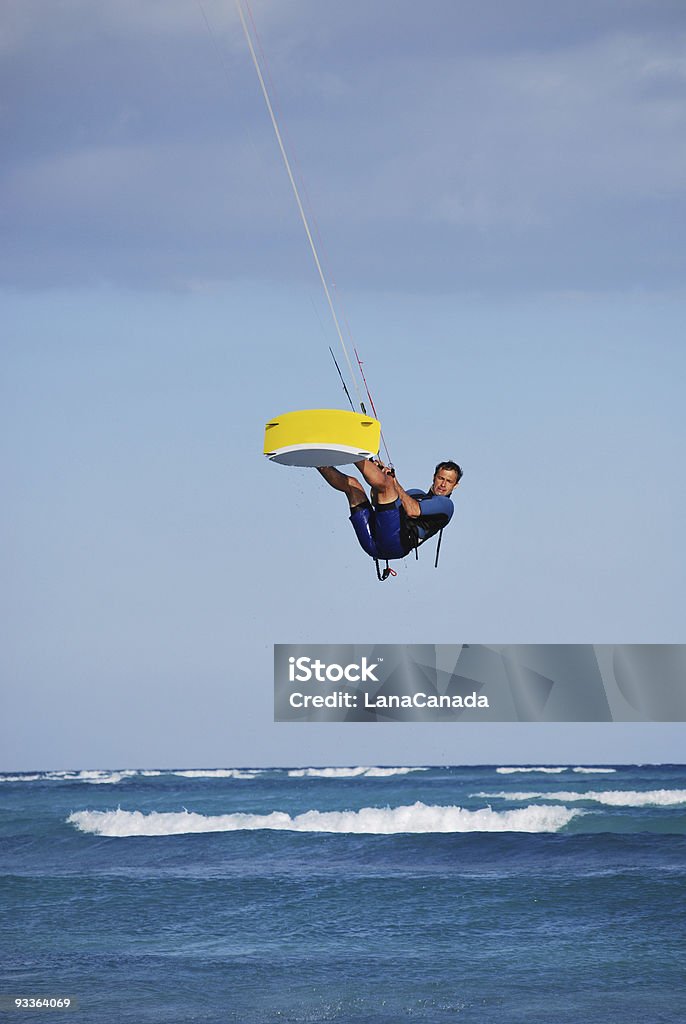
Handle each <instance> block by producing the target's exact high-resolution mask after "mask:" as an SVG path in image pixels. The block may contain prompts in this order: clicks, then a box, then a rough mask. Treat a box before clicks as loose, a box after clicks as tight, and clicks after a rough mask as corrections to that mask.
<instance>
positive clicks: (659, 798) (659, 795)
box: [475, 789, 686, 807]
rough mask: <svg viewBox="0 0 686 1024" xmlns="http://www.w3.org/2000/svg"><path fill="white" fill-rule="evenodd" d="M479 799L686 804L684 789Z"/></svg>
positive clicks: (486, 796) (617, 804) (502, 795)
mask: <svg viewBox="0 0 686 1024" xmlns="http://www.w3.org/2000/svg"><path fill="white" fill-rule="evenodd" d="M475 796H477V797H480V798H481V799H493V800H495V799H500V800H515V801H517V803H520V802H521V803H524V802H525V801H527V800H559V801H561V802H563V803H565V804H570V803H578V802H579V801H589V800H590V801H592V802H594V803H598V804H605V805H606V806H608V807H651V806H652V807H678V806H680V805H681V804H686V789H652V790H646V791H645V792H641V791H640V790H607V791H605V792H602V791H593V790H589V791H588V793H581V792H560V793H554V792H553V793H533V792H529V791H527V792H525V793H505V792H503V793H476V794H475Z"/></svg>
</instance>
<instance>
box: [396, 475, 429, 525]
mask: <svg viewBox="0 0 686 1024" xmlns="http://www.w3.org/2000/svg"><path fill="white" fill-rule="evenodd" d="M395 488H396V490H397V492H398V497H399V498H400V503H401V505H402V507H403V508H404V509H405V513H406V515H408V516H409V517H410V519H416V518H417V516H420V515H421V514H422V506H421V505H420V504H419V502H418V501H417V499H416V498H413V497H412V495H411V494H408V493H407V491H406V490H405V489H404V488H403V487H401V485H400V484H399V483H398V480H397V478H395Z"/></svg>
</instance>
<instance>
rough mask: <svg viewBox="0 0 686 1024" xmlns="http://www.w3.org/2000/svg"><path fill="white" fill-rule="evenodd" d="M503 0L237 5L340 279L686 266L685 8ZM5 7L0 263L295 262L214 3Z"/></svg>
mask: <svg viewBox="0 0 686 1024" xmlns="http://www.w3.org/2000/svg"><path fill="white" fill-rule="evenodd" d="M229 6H230V5H229ZM516 6H517V14H518V18H515V17H514V15H513V5H511V4H501V3H497V2H495V0H493V2H491V3H490V4H486V5H485V7H484V8H483V9H481V8H480V13H479V12H475V11H474V10H472V9H471V5H461V4H457V5H453V4H448V3H445V2H441V0H434V2H433V3H431V4H430V5H429V7H428V8H427V9H426V11H425V13H424V17H423V18H422V19H421V23H420V24H419V25H418V24H416V18H415V17H414V14H413V11H414V9H413V8H412V6H411V5H409V4H406V3H397V4H389V3H386V2H383V3H380V4H379V5H378V6H375V7H374V8H373V9H370V8H369V7H368V6H367V5H362V4H358V3H353V4H351V5H344V6H341V5H332V6H329V5H323V6H322V5H315V4H313V3H311V2H310V0H301V2H300V3H299V4H297V5H293V6H290V5H289V9H288V12H286V11H285V10H284V8H283V6H282V5H278V4H275V3H272V2H269V3H267V2H264V3H257V2H256V3H254V4H253V10H254V18H255V23H256V24H257V25H258V27H259V30H260V37H261V41H262V45H263V47H264V50H265V52H266V53H267V55H268V57H269V61H268V71H269V73H270V76H271V81H272V82H274V83H275V85H274V94H273V99H274V101H275V103H276V104H277V106H278V112H279V119H280V123H281V126H282V130H283V133H284V136H285V139H286V144H287V147H288V150H289V153H290V155H291V158H292V163H293V164H294V167H295V169H296V175H297V176H298V178H299V180H300V182H301V184H302V185H303V194H304V197H305V199H306V202H307V206H308V209H309V210H310V211H311V213H312V215H313V220H314V221H315V222H316V225H317V226H318V228H319V229H320V231H321V234H322V236H323V237H324V239H325V241H326V248H327V249H328V250H329V251H331V253H332V256H333V259H334V260H335V268H336V271H337V275H338V276H339V278H342V279H345V280H346V281H347V282H348V283H350V284H368V285H372V286H375V285H376V286H386V287H387V286H391V285H393V284H395V286H400V287H408V286H411V287H414V288H419V289H423V288H432V287H444V288H445V287H449V288H459V287H475V286H476V287H484V288H496V289H498V288H512V287H514V288H516V289H521V288H536V287H538V286H540V283H541V281H545V282H546V283H547V284H546V286H549V287H557V288H588V287H600V288H603V287H613V288H615V287H617V286H620V287H621V286H625V287H635V286H637V285H638V284H644V285H647V286H652V287H654V286H657V285H658V284H659V283H660V282H663V283H664V284H665V285H668V284H670V283H673V282H674V281H676V280H677V279H679V278H680V277H681V276H682V275H683V263H682V260H683V257H682V256H681V254H680V250H681V247H680V246H679V245H678V244H677V237H678V230H677V225H678V224H680V222H681V221H682V220H683V212H684V211H683V207H684V199H685V195H684V190H685V188H686V185H685V184H684V183H685V182H686V173H685V172H686V141H685V140H686V133H685V131H684V128H685V127H686V124H685V121H686V62H685V61H684V58H683V52H684V43H686V24H684V22H686V19H685V18H684V17H683V15H681V16H679V12H678V10H676V9H675V8H674V7H673V5H671V4H669V3H667V2H665V3H657V4H651V5H647V6H646V5H645V4H643V3H641V2H638V0H637V2H630V0H627V2H626V3H620V4H617V3H611V4H610V3H603V2H599V3H598V4H597V5H594V11H593V17H591V14H590V13H589V12H588V11H585V12H583V14H584V16H583V17H580V19H579V20H578V22H572V20H570V18H568V16H567V14H566V12H564V11H563V10H562V9H559V10H556V13H555V15H554V17H553V16H551V14H550V9H549V8H548V16H547V17H546V19H544V20H543V22H541V20H540V18H539V17H538V14H540V11H539V8H540V4H538V3H537V2H535V0H527V2H525V3H522V4H521V5H520V4H518V5H516ZM12 10H13V12H14V13H15V14H16V18H14V17H13V18H10V19H9V23H10V24H11V25H12V31H11V32H9V34H7V33H6V35H5V39H4V44H3V45H4V48H5V50H6V60H5V62H4V67H5V70H4V77H5V88H4V90H3V91H4V94H5V96H7V97H9V99H8V100H7V101H6V103H5V106H4V108H3V109H2V111H1V114H0V116H1V118H2V127H3V134H4V137H5V139H6V163H5V170H4V172H3V176H2V179H1V180H0V185H1V187H2V217H3V223H4V226H5V231H6V235H7V237H8V238H9V241H10V250H9V252H8V254H6V256H5V257H4V259H3V261H2V262H0V280H2V281H4V282H5V283H6V284H21V285H24V286H31V285H32V284H33V285H39V286H43V285H44V284H45V283H46V281H49V280H50V277H51V275H56V277H57V278H59V277H60V275H62V274H64V273H67V274H68V275H69V280H70V281H72V282H73V281H78V280H79V279H80V280H82V281H87V280H91V279H92V277H93V275H94V274H95V275H96V276H97V277H98V279H104V280H111V281H114V282H116V283H123V282H125V283H132V282H136V281H145V282H148V283H149V282H156V283H157V284H158V285H159V286H162V287H164V286H171V285H173V286H178V284H179V283H183V281H184V280H188V281H190V280H192V279H194V278H196V277H197V274H198V269H199V268H202V276H203V277H205V278H212V277H215V278H217V279H222V278H226V277H235V276H242V275H243V276H244V275H258V276H270V275H273V276H277V277H283V278H285V279H290V278H292V277H293V276H299V275H302V274H307V275H309V274H310V273H311V266H310V263H309V256H308V252H307V245H306V241H305V239H304V236H303V234H302V229H301V227H300V225H299V222H298V215H297V211H296V208H295V204H294V201H293V198H292V196H291V195H290V194H289V186H288V182H287V179H286V176H285V172H284V169H283V167H282V165H281V162H280V159H281V158H280V156H279V153H278V150H277V148H276V144H275V142H274V140H273V137H272V134H271V126H270V125H269V121H268V117H267V114H266V111H265V109H264V105H263V102H262V98H261V96H260V94H259V89H258V85H257V82H256V78H255V75H254V71H253V69H252V68H251V65H250V62H249V58H248V55H247V50H246V47H245V42H244V40H243V39H242V37H241V32H240V27H239V24H238V19H237V17H236V15H235V11H234V10H231V12H230V13H229V11H228V9H227V5H220V4H217V3H215V2H212V0H204V2H203V8H200V7H193V5H189V4H187V3H186V2H185V0H184V2H183V3H182V2H180V0H179V2H176V0H171V2H169V3H166V2H165V3H162V2H154V3H150V4H147V5H138V4H135V3H133V2H125V3H121V4H117V5H104V6H103V5H96V6H93V5H90V4H84V3H82V2H80V0H64V2H63V3H62V4H60V5H59V8H56V7H51V8H49V9H48V13H46V14H45V17H44V18H42V19H41V18H40V17H39V14H41V13H42V12H43V11H44V7H43V5H37V4H34V3H31V2H29V3H27V4H23V5H19V4H14V5H13V8H12ZM203 10H204V11H205V13H206V14H207V15H208V19H209V22H210V30H211V33H212V35H210V34H208V32H207V26H206V25H205V23H204V18H203V16H202V11H203ZM537 12H538V13H537ZM668 27H669V28H671V31H669V32H668V31H667V28H668ZM60 254H61V255H60Z"/></svg>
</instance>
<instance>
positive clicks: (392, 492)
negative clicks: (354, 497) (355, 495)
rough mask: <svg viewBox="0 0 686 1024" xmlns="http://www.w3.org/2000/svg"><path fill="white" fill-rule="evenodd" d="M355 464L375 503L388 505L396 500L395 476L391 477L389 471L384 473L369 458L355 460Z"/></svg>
mask: <svg viewBox="0 0 686 1024" xmlns="http://www.w3.org/2000/svg"><path fill="white" fill-rule="evenodd" d="M355 466H356V467H357V469H359V471H360V473H361V474H362V476H363V477H364V478H365V480H366V481H367V483H368V484H369V485H370V487H371V488H372V491H373V495H374V504H375V505H376V504H380V505H390V504H392V503H393V502H394V501H395V500H396V498H397V497H398V490H397V488H396V486H395V477H392V476H391V475H390V473H384V471H383V470H382V469H380V468H379V466H377V464H376V463H375V462H371V461H370V460H369V459H364V460H363V461H362V462H356V463H355Z"/></svg>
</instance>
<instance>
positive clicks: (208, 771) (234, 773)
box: [170, 768, 255, 779]
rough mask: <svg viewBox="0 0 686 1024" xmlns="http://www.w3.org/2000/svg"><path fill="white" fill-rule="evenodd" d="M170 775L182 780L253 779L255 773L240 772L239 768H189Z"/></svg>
mask: <svg viewBox="0 0 686 1024" xmlns="http://www.w3.org/2000/svg"><path fill="white" fill-rule="evenodd" d="M170 774H171V775H180V776H181V777H182V778H184V779H254V778H255V772H245V771H241V770H240V769H239V768H189V769H187V770H184V771H180V770H179V771H174V772H171V773H170Z"/></svg>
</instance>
